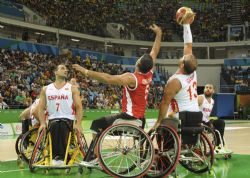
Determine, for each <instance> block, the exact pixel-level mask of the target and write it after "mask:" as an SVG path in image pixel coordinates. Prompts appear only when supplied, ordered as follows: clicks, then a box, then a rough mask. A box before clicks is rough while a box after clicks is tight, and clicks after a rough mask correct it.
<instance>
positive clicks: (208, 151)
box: [179, 111, 214, 173]
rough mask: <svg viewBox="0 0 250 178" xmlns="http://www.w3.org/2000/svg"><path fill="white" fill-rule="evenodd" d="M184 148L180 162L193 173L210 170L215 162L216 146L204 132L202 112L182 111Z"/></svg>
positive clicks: (181, 127) (181, 135) (181, 134)
mask: <svg viewBox="0 0 250 178" xmlns="http://www.w3.org/2000/svg"><path fill="white" fill-rule="evenodd" d="M179 119H180V131H179V133H180V138H181V142H182V148H181V149H182V150H181V157H180V164H181V165H182V166H183V167H185V168H186V169H188V170H189V171H191V172H193V173H204V172H210V170H211V168H212V165H213V162H214V147H213V145H212V143H211V142H210V140H209V138H208V137H207V136H206V135H205V134H204V127H203V126H202V125H201V123H202V112H186V111H185V112H180V113H179Z"/></svg>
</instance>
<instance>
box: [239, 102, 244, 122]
mask: <svg viewBox="0 0 250 178" xmlns="http://www.w3.org/2000/svg"><path fill="white" fill-rule="evenodd" d="M243 113H244V108H243V106H242V105H241V104H239V108H238V115H239V119H241V120H242V119H243V118H244V117H243Z"/></svg>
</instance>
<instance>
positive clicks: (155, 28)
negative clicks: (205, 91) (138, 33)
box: [149, 24, 162, 64]
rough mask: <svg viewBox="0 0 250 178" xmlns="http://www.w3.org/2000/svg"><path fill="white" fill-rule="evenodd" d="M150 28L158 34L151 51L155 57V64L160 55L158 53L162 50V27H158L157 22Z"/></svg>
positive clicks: (151, 54)
mask: <svg viewBox="0 0 250 178" xmlns="http://www.w3.org/2000/svg"><path fill="white" fill-rule="evenodd" d="M149 28H150V29H151V30H152V31H153V32H154V33H155V34H156V36H155V41H154V44H153V47H152V49H151V52H150V56H151V57H152V58H153V62H154V64H155V62H156V58H157V55H158V53H159V51H160V47H161V39H162V30H161V28H160V27H158V26H157V25H155V24H153V25H152V26H150V27H149Z"/></svg>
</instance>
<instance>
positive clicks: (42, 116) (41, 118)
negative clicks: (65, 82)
mask: <svg viewBox="0 0 250 178" xmlns="http://www.w3.org/2000/svg"><path fill="white" fill-rule="evenodd" d="M46 88H47V87H43V89H42V90H41V93H40V100H39V104H38V119H39V121H40V128H39V131H41V130H42V129H43V128H46V123H45V112H44V111H45V110H46Z"/></svg>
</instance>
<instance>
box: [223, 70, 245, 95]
mask: <svg viewBox="0 0 250 178" xmlns="http://www.w3.org/2000/svg"><path fill="white" fill-rule="evenodd" d="M222 77H223V79H224V81H225V82H226V84H227V85H228V86H230V85H231V86H233V88H232V89H233V91H232V92H236V93H247V94H249V93H250V67H247V68H246V67H244V68H243V67H241V66H235V67H233V66H230V67H223V68H222Z"/></svg>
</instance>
